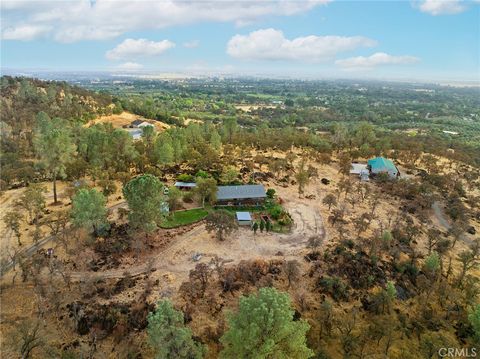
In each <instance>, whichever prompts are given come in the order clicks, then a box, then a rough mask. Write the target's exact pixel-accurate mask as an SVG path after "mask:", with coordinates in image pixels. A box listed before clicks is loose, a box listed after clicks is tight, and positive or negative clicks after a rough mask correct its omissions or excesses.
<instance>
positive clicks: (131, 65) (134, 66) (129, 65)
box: [117, 62, 143, 70]
mask: <svg viewBox="0 0 480 359" xmlns="http://www.w3.org/2000/svg"><path fill="white" fill-rule="evenodd" d="M142 68H143V65H142V64H139V63H137V62H125V63H123V64H120V65H118V66H117V69H119V70H140V69H142Z"/></svg>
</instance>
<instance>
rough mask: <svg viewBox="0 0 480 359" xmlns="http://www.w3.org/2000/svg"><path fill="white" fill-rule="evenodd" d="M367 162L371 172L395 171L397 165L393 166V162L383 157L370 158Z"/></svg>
mask: <svg viewBox="0 0 480 359" xmlns="http://www.w3.org/2000/svg"><path fill="white" fill-rule="evenodd" d="M367 163H368V165H369V166H370V168H371V170H372V171H373V172H388V171H394V172H396V171H397V167H395V165H394V164H393V162H392V161H390V160H389V159H387V158H384V157H376V158H372V159H370V160H368V162H367Z"/></svg>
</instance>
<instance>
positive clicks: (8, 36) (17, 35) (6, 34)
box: [2, 25, 51, 41]
mask: <svg viewBox="0 0 480 359" xmlns="http://www.w3.org/2000/svg"><path fill="white" fill-rule="evenodd" d="M50 29H51V28H50V27H48V26H41V25H38V26H35V25H23V26H17V27H10V28H6V29H2V39H3V40H22V41H28V40H32V39H35V38H36V37H39V36H41V35H43V34H46V33H47V32H49V31H50Z"/></svg>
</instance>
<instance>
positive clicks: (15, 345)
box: [7, 320, 45, 359]
mask: <svg viewBox="0 0 480 359" xmlns="http://www.w3.org/2000/svg"><path fill="white" fill-rule="evenodd" d="M43 338H44V335H43V334H42V330H41V325H40V321H38V320H37V321H35V322H32V321H30V320H24V321H22V322H20V324H19V325H17V326H16V327H15V330H14V331H13V332H12V333H10V335H9V337H8V340H7V344H8V346H9V347H10V348H12V349H13V350H14V351H16V352H17V353H18V354H20V357H21V358H22V359H28V358H31V357H32V353H33V351H34V349H36V348H39V347H42V346H43V345H44V344H45V342H44V339H43Z"/></svg>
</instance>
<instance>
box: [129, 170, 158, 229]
mask: <svg viewBox="0 0 480 359" xmlns="http://www.w3.org/2000/svg"><path fill="white" fill-rule="evenodd" d="M123 195H124V196H125V199H126V200H127V203H128V208H129V209H130V213H129V215H128V218H129V222H130V225H131V226H132V227H133V228H139V229H142V230H145V231H147V232H151V231H153V230H155V229H156V228H157V225H158V224H159V223H160V221H161V220H162V219H163V218H164V208H165V195H164V194H163V184H162V183H161V182H160V180H159V179H158V178H157V177H155V176H153V175H150V174H144V175H141V176H137V177H135V178H134V179H132V180H131V181H130V182H128V183H127V184H126V185H125V187H123Z"/></svg>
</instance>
